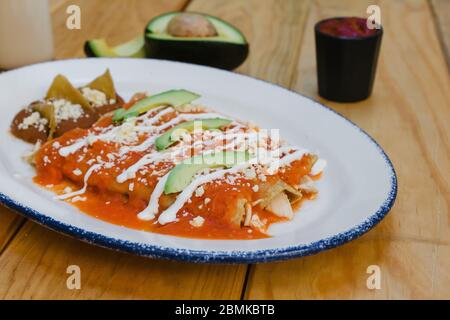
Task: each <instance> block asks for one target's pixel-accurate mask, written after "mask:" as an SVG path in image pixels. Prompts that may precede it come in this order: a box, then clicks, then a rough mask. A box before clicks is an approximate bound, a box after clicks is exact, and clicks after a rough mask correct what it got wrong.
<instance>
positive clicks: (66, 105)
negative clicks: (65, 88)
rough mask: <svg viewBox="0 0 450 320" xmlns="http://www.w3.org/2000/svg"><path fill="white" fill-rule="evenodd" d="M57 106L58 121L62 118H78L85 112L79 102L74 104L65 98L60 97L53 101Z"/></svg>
mask: <svg viewBox="0 0 450 320" xmlns="http://www.w3.org/2000/svg"><path fill="white" fill-rule="evenodd" d="M52 104H53V106H54V107H55V116H56V122H57V123H59V122H60V121H62V120H76V119H78V118H80V117H81V116H82V115H83V114H84V111H83V107H82V106H81V105H79V104H72V103H71V102H70V101H67V100H65V99H58V100H54V101H52Z"/></svg>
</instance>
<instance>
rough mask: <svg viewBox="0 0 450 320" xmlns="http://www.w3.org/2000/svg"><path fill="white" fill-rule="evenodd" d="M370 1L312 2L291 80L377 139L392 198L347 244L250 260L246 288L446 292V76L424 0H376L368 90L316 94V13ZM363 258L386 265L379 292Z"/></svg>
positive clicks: (449, 199) (331, 294)
mask: <svg viewBox="0 0 450 320" xmlns="http://www.w3.org/2000/svg"><path fill="white" fill-rule="evenodd" d="M369 4H373V1H360V0H335V1H329V0H317V1H315V2H314V5H313V6H312V7H311V11H310V15H309V17H308V22H307V28H306V30H307V32H306V34H305V37H304V42H303V46H302V48H301V53H300V62H299V64H298V69H297V78H296V80H295V83H294V88H295V89H296V90H297V91H299V92H302V93H304V94H306V95H308V96H311V97H314V98H316V99H318V100H319V101H321V102H323V103H325V104H327V105H329V106H331V107H332V108H333V109H335V110H337V111H338V112H340V113H341V114H343V115H345V116H346V117H348V118H350V119H351V120H352V121H354V122H356V123H357V124H358V125H360V126H361V127H362V128H364V129H365V130H366V131H367V132H369V133H370V134H371V135H372V136H373V137H374V138H375V139H376V140H377V141H378V142H379V143H380V144H381V146H383V147H384V148H385V150H386V152H387V153H388V155H389V156H390V157H391V159H392V161H393V163H394V166H395V168H396V170H397V174H398V178H399V193H398V198H397V202H396V205H395V206H394V209H393V210H392V212H391V213H390V214H389V215H388V216H387V218H386V219H385V220H384V221H383V222H381V224H380V225H379V226H378V227H376V228H375V230H372V231H371V232H369V233H368V234H367V235H366V236H364V237H363V238H362V239H360V240H357V241H355V242H354V243H352V244H349V245H347V246H344V247H342V248H340V249H336V250H332V251H329V252H325V253H322V254H320V255H318V256H315V257H307V258H304V259H299V260H294V261H290V262H281V263H278V264H274V265H258V266H257V267H256V268H255V270H254V271H253V273H252V275H251V279H250V281H249V282H248V292H247V295H246V297H247V298H251V299H252V298H299V297H301V298H426V297H434V298H448V297H449V292H448V288H449V287H450V279H449V277H448V274H447V273H448V261H447V262H445V260H446V259H447V260H448V257H449V254H450V253H449V250H450V246H449V244H450V232H449V231H450V219H449V215H450V185H449V181H450V163H449V162H448V157H449V155H450V146H449V141H450V139H449V138H450V127H449V126H448V124H447V119H449V118H450V109H449V108H448V105H449V101H450V96H449V91H448V87H449V77H448V72H447V69H446V65H445V61H444V56H443V53H442V50H441V48H440V46H439V41H438V38H437V35H436V32H435V29H434V26H433V20H432V15H431V12H430V8H429V6H428V4H427V2H426V1H425V0H410V1H389V0H382V1H377V4H378V5H379V6H380V7H381V14H382V24H383V26H384V30H385V34H384V38H383V43H382V48H381V59H380V63H379V67H378V73H377V79H376V83H375V88H374V93H373V96H372V97H371V98H370V99H368V100H366V101H363V102H359V103H354V104H339V103H332V102H329V101H325V100H324V99H322V98H320V97H318V96H317V85H316V69H315V48H314V35H313V25H314V23H315V22H317V21H318V20H320V19H322V18H325V17H331V16H339V15H358V16H365V12H366V10H365V9H366V7H367V6H368V5H369ZM398 30H401V32H397V31H398ZM370 264H378V265H380V266H382V267H383V269H384V270H385V271H384V272H385V274H386V276H385V280H386V282H383V283H384V289H382V290H380V291H377V292H372V291H369V290H368V289H367V288H365V280H364V279H365V277H366V275H365V269H366V268H367V266H368V265H370ZM446 268H447V269H446ZM269 275H270V283H269V284H267V279H268V276H269ZM438 279H439V280H438ZM383 281H384V280H383ZM281 283H283V284H285V285H286V286H287V287H286V286H285V287H283V286H282V285H281ZM289 292H293V294H292V295H290V294H289Z"/></svg>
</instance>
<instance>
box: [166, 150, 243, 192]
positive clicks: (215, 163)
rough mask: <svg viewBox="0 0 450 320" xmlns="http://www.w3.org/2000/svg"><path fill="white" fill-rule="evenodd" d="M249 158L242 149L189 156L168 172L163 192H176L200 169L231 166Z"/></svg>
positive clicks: (187, 183)
mask: <svg viewBox="0 0 450 320" xmlns="http://www.w3.org/2000/svg"><path fill="white" fill-rule="evenodd" d="M248 160H250V154H249V153H248V152H243V151H220V152H216V153H213V154H209V155H199V156H194V157H192V158H189V159H187V160H185V161H183V162H182V163H180V164H178V165H176V166H175V167H174V168H173V169H172V170H171V171H170V173H169V176H168V178H167V181H166V184H165V185H164V193H165V194H170V193H177V192H181V191H183V190H184V188H186V187H187V186H188V185H189V183H191V181H192V180H193V178H194V176H195V174H196V173H197V172H199V171H200V170H203V169H207V168H217V167H226V168H229V167H232V166H234V165H237V164H240V163H243V162H246V161H248Z"/></svg>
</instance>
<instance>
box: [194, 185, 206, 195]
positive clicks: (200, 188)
mask: <svg viewBox="0 0 450 320" xmlns="http://www.w3.org/2000/svg"><path fill="white" fill-rule="evenodd" d="M204 193H205V189H204V188H203V186H200V187H198V188H197V189H196V190H195V196H196V197H201V196H202V195H203V194H204Z"/></svg>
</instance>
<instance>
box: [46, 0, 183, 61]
mask: <svg viewBox="0 0 450 320" xmlns="http://www.w3.org/2000/svg"><path fill="white" fill-rule="evenodd" d="M54 1H56V0H54ZM60 2H61V1H59V3H58V2H57V3H55V4H53V6H52V8H53V9H54V12H53V15H52V19H53V34H54V42H55V48H56V53H55V58H56V59H65V58H74V57H84V56H85V55H84V52H83V44H84V42H85V41H86V40H88V39H95V38H106V39H108V41H109V42H110V43H111V44H112V45H116V44H119V43H121V42H124V41H127V40H130V39H132V38H134V37H135V36H137V35H138V34H141V33H142V32H143V30H144V28H145V25H146V24H147V22H148V21H149V20H150V19H151V18H153V17H155V16H157V15H159V14H161V13H163V12H166V11H174V10H179V9H181V8H183V7H184V6H185V4H186V3H187V2H188V0H170V1H158V0H127V1H123V0H109V1H108V4H106V2H105V1H101V0H73V1H72V0H65V1H64V3H60ZM69 5H78V6H80V8H81V29H80V30H69V29H67V28H66V20H67V17H68V15H67V14H66V9H67V6H69Z"/></svg>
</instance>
